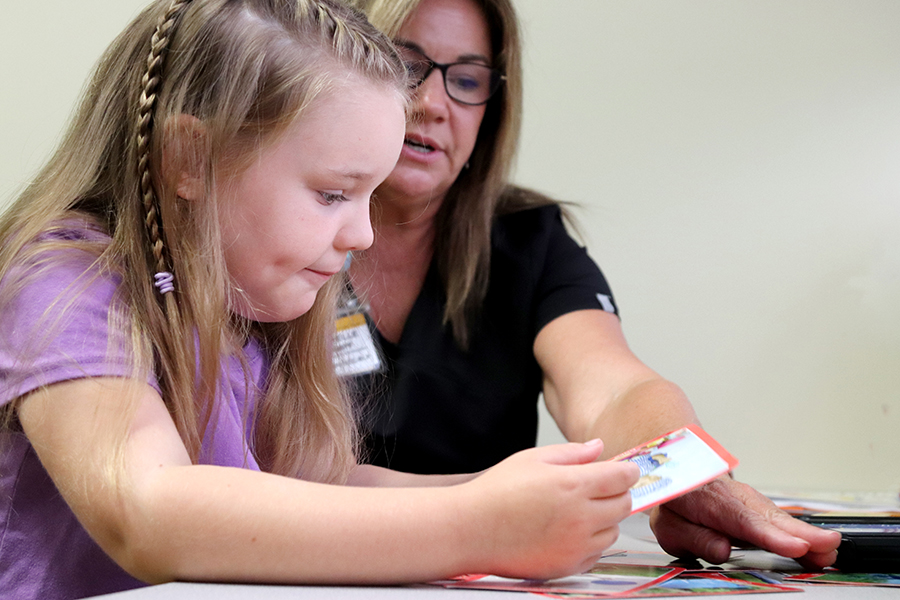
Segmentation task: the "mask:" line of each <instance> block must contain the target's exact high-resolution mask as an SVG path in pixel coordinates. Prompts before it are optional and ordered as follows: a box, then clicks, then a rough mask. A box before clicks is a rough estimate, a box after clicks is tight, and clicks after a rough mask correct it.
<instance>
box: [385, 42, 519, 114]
mask: <svg viewBox="0 0 900 600" xmlns="http://www.w3.org/2000/svg"><path fill="white" fill-rule="evenodd" d="M398 49H399V51H400V57H401V58H402V59H403V64H404V65H406V71H407V73H409V76H410V79H411V82H412V87H413V88H417V87H419V86H420V85H422V83H423V82H424V81H425V79H426V78H427V77H428V76H429V75H431V72H432V71H434V70H435V69H437V70H438V71H440V72H441V76H442V77H443V79H444V89H445V90H447V95H448V96H450V97H451V98H452V99H453V100H455V101H457V102H459V103H460V104H468V105H470V106H478V105H480V104H484V103H486V102H487V101H488V100H490V99H491V96H493V95H494V94H495V93H496V92H497V90H499V89H500V86H501V85H502V84H503V81H504V80H505V79H506V76H504V75H503V73H501V72H500V70H499V69H494V68H492V67H489V66H487V65H485V64H481V63H477V62H466V61H462V62H455V63H450V64H441V63H437V62H434V61H433V60H431V59H430V58H429V57H428V56H426V55H425V54H423V53H422V52H421V51H420V50H417V49H416V48H413V47H410V46H406V45H402V44H400V45H398Z"/></svg>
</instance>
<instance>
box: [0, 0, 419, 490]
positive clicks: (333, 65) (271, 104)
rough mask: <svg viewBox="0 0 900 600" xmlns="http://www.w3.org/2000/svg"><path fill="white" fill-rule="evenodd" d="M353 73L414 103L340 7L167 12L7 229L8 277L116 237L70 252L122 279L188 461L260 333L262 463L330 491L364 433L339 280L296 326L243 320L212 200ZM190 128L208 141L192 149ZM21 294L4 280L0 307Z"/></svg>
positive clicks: (131, 42)
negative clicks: (335, 363)
mask: <svg viewBox="0 0 900 600" xmlns="http://www.w3.org/2000/svg"><path fill="white" fill-rule="evenodd" d="M348 72H350V73H353V74H355V76H356V77H357V78H359V80H360V81H369V82H373V83H376V84H379V85H383V86H385V89H392V90H396V91H397V94H398V99H401V100H402V99H403V97H404V94H405V93H406V78H405V71H404V69H403V66H402V63H401V62H400V60H399V58H398V56H397V54H396V52H395V50H394V48H393V46H392V45H391V44H390V41H389V40H388V39H387V38H385V37H384V36H383V35H382V34H380V33H379V32H378V31H377V30H376V29H374V28H373V27H372V26H370V25H369V23H368V22H367V21H366V19H365V18H364V17H363V16H362V15H361V13H359V12H358V11H355V10H353V9H351V8H349V7H347V6H345V5H343V4H342V3H341V2H339V1H338V0H193V1H190V0H156V1H154V2H153V3H152V4H150V5H149V6H148V7H147V8H146V9H145V10H144V11H143V12H142V13H141V14H140V15H139V16H138V17H136V18H135V20H134V21H133V22H132V23H131V24H130V25H129V26H128V27H127V28H126V29H125V31H123V32H122V33H121V34H120V35H119V37H118V38H117V39H116V40H115V41H114V42H113V43H112V44H111V46H110V47H109V48H108V49H107V51H106V53H105V54H104V56H103V58H102V59H101V61H100V63H99V65H98V67H97V69H96V72H95V74H94V77H93V79H92V80H91V81H90V84H89V87H88V89H87V91H86V94H85V97H84V98H83V100H82V102H81V104H80V107H79V109H78V111H77V113H76V115H75V117H74V118H73V121H72V123H71V124H70V127H69V129H68V131H67V133H66V135H65V136H64V138H63V140H62V142H61V143H60V145H59V147H58V149H57V150H56V152H55V154H54V155H53V156H52V157H51V158H50V160H49V161H48V163H47V164H46V166H45V167H44V168H43V169H42V170H41V171H40V173H39V174H38V175H37V177H36V178H35V180H34V182H33V183H32V184H31V185H30V186H29V187H28V188H27V189H26V190H25V191H24V192H23V193H22V194H21V196H20V197H19V198H18V199H17V200H16V202H15V203H14V204H13V205H12V206H11V207H10V209H9V210H8V211H7V212H6V213H5V214H4V215H3V216H2V218H0V241H2V247H0V276H3V275H7V274H9V273H10V271H11V270H12V269H13V268H14V267H15V266H16V265H17V264H18V265H21V264H23V262H26V261H27V260H31V259H33V257H34V256H36V255H38V254H39V253H40V252H41V251H42V250H46V248H47V244H41V243H37V242H36V240H39V239H41V235H42V234H43V233H45V232H47V231H50V230H52V229H53V228H54V227H57V226H58V224H59V223H60V222H65V221H66V220H67V219H69V218H71V217H73V216H77V217H79V218H81V219H84V218H87V219H88V220H89V221H90V222H91V223H93V224H94V225H96V226H97V227H99V228H100V229H101V230H102V231H105V232H106V233H108V234H109V235H110V237H111V238H112V241H111V242H110V243H109V244H107V245H106V246H105V247H102V248H96V244H94V246H93V247H87V246H86V245H85V244H79V243H78V242H67V243H66V244H65V245H68V246H70V247H71V246H73V245H74V246H75V247H78V248H81V249H83V250H85V251H88V252H92V253H93V254H94V255H96V256H97V265H98V266H99V267H100V268H101V269H106V270H109V271H112V272H115V273H116V274H118V275H120V276H121V279H122V283H121V285H120V286H119V289H118V291H117V294H118V296H117V298H118V300H119V301H120V303H121V305H122V306H123V307H124V308H123V310H122V311H121V312H122V314H120V315H118V316H111V317H110V318H111V320H115V319H118V321H117V322H121V321H125V322H126V327H127V329H126V331H130V335H131V339H132V346H133V348H132V350H133V352H132V356H133V357H134V358H133V361H134V363H135V372H136V373H139V372H147V371H148V370H149V369H151V368H152V369H155V373H156V376H157V379H158V381H159V385H160V387H161V389H162V392H163V399H164V401H165V403H166V405H167V406H168V408H169V411H170V413H171V414H172V416H173V419H174V420H175V424H176V426H177V428H178V431H179V433H180V435H181V437H182V439H183V440H184V443H185V446H186V447H187V449H188V451H189V453H190V455H191V457H192V459H193V460H194V461H196V460H197V458H198V455H199V453H200V447H201V443H202V441H203V436H204V433H205V432H206V431H207V427H208V426H209V421H210V420H211V419H212V418H213V417H212V415H214V414H216V412H215V410H214V407H213V404H214V402H215V398H216V394H217V392H218V386H219V385H220V378H221V374H222V373H223V372H224V366H225V361H226V360H227V359H228V358H229V357H235V356H236V357H239V358H240V357H242V354H241V347H242V344H243V343H244V342H245V341H246V339H247V338H248V337H254V338H256V339H258V340H259V342H260V344H261V345H262V347H263V348H264V349H265V351H266V354H267V358H268V360H269V371H268V379H267V381H266V384H265V385H266V389H265V399H264V401H262V402H257V403H255V404H256V408H257V409H258V414H255V415H247V418H250V419H252V422H253V423H254V427H253V439H252V443H251V448H252V450H253V452H254V455H255V458H256V459H257V461H258V462H259V464H260V467H261V468H263V469H264V470H268V471H271V472H275V473H279V474H284V475H291V476H302V477H304V478H307V479H313V480H318V481H329V482H331V481H341V480H342V479H343V478H345V476H346V474H347V472H348V471H349V469H350V468H351V467H352V466H353V465H354V464H355V460H356V454H355V453H356V425H355V422H354V420H353V418H352V411H351V407H350V405H349V402H348V400H347V396H346V394H345V392H344V390H343V389H342V387H341V385H340V384H339V382H338V380H337V379H336V377H335V375H334V372H333V367H332V361H331V356H330V345H329V340H330V337H331V334H332V332H333V329H334V306H335V299H336V296H337V286H339V285H340V284H339V282H334V283H332V284H329V285H327V286H326V287H325V288H324V289H323V290H321V291H320V293H319V295H318V297H317V299H316V302H315V303H314V305H313V307H312V309H311V310H310V311H309V312H307V313H306V314H305V315H303V316H302V317H300V318H298V319H296V320H295V321H292V322H288V323H267V324H263V323H255V322H250V321H247V320H245V319H241V318H239V317H236V316H235V315H233V314H231V312H230V311H229V310H228V306H230V305H231V304H230V300H231V298H230V295H231V294H233V293H236V292H235V291H234V290H233V289H232V286H231V285H230V282H229V278H228V274H227V270H226V268H225V262H224V259H223V256H222V252H221V250H222V246H221V242H220V238H219V231H218V229H217V223H218V219H217V212H216V211H217V202H216V199H215V195H214V192H213V190H214V189H216V173H217V172H221V171H223V170H224V169H223V168H222V167H223V166H226V167H227V168H228V170H230V171H231V173H232V174H233V173H234V171H235V170H239V169H240V168H242V167H244V166H246V165H247V164H249V161H250V160H251V159H252V157H253V156H254V155H255V154H256V153H258V151H259V150H260V148H261V147H262V146H263V145H265V144H269V143H272V142H273V141H274V140H275V139H276V138H277V137H278V136H279V135H280V134H281V133H283V132H284V131H285V130H286V129H287V128H288V126H289V125H290V124H291V123H292V122H293V121H294V120H295V119H297V118H301V117H302V115H303V113H304V110H305V109H306V108H307V107H309V106H310V104H311V103H312V102H313V101H314V100H315V99H316V98H317V97H319V96H321V95H322V94H323V93H327V92H330V91H335V88H336V87H337V85H336V84H335V83H333V82H334V80H335V76H336V75H341V76H343V78H344V79H346V75H347V73H348ZM341 85H345V84H341ZM185 115H189V116H190V118H193V119H196V120H197V121H198V122H199V123H201V124H202V130H203V135H202V136H199V137H197V138H193V139H186V138H188V137H189V136H187V135H185V131H184V129H183V127H181V126H180V125H179V123H181V122H183V119H184V116H185ZM164 159H165V161H166V163H165V165H163V160H164ZM185 165H193V167H196V166H197V165H200V166H201V167H200V168H201V169H202V173H203V176H204V178H205V182H206V192H207V194H206V198H207V200H206V201H203V202H196V201H191V202H187V201H183V200H180V199H179V198H178V197H177V195H176V183H177V179H178V177H177V175H176V174H177V173H180V172H183V171H184V170H185V169H186V168H187V167H185ZM170 167H171V168H170ZM55 245H56V246H59V245H60V243H59V242H57V243H56V244H55ZM29 257H31V258H29ZM160 271H171V272H172V273H173V274H174V277H175V291H174V292H171V293H165V294H159V293H158V291H157V289H155V288H154V285H153V279H154V275H155V274H156V273H158V272H160ZM16 289H17V287H16V285H13V284H7V282H4V288H3V292H2V293H3V297H2V298H0V310H3V306H6V305H7V304H6V303H8V302H9V301H10V299H11V298H12V296H13V295H14V294H15V292H16ZM245 370H246V365H245ZM6 410H7V414H6V422H7V424H9V421H10V420H11V419H12V417H11V416H10V415H11V411H12V410H13V408H11V407H8V408H7V409H6Z"/></svg>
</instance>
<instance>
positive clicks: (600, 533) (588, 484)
mask: <svg viewBox="0 0 900 600" xmlns="http://www.w3.org/2000/svg"><path fill="white" fill-rule="evenodd" d="M602 451H603V444H602V443H601V442H600V441H599V440H595V441H593V442H588V443H586V444H561V445H556V446H544V447H541V448H533V449H530V450H525V451H523V452H519V453H517V454H514V455H513V456H511V457H509V458H507V459H506V460H504V461H502V462H501V463H499V464H498V465H496V466H495V467H493V468H491V469H489V470H488V471H486V472H485V473H484V474H482V475H481V476H479V477H478V478H476V479H474V480H473V481H471V482H469V483H466V484H463V485H462V486H461V487H462V488H466V489H467V491H468V492H470V498H469V499H470V500H471V502H472V503H473V504H472V506H473V507H474V514H475V519H474V522H473V523H470V525H471V526H472V527H473V529H472V532H473V537H472V539H473V540H475V542H476V543H477V544H479V546H480V547H478V548H473V550H474V551H475V556H476V557H478V558H477V560H476V562H477V563H479V564H482V565H487V566H490V573H492V574H495V575H501V576H505V577H515V578H525V579H552V578H555V577H561V576H564V575H570V574H573V573H580V572H583V571H585V570H587V569H588V568H590V567H591V566H592V565H593V564H594V563H595V562H596V561H597V559H598V558H600V555H601V554H602V552H603V551H604V550H605V549H606V548H608V547H609V546H610V545H612V543H613V542H615V540H616V538H617V537H618V535H619V527H618V524H619V521H621V520H622V519H624V518H625V517H627V516H628V515H629V513H630V512H631V496H630V494H629V493H628V489H629V488H630V487H631V486H632V485H634V483H635V482H636V481H637V479H638V476H639V470H638V468H637V467H636V466H635V465H633V464H631V463H622V462H615V463H610V462H594V461H595V460H596V459H597V457H598V456H599V455H600V453H601V452H602Z"/></svg>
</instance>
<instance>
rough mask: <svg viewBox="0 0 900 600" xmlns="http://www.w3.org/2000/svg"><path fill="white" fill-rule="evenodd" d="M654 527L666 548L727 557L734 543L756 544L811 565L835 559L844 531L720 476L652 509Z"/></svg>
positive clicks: (682, 554) (709, 557)
mask: <svg viewBox="0 0 900 600" xmlns="http://www.w3.org/2000/svg"><path fill="white" fill-rule="evenodd" d="M650 527H651V528H652V529H653V533H654V534H656V539H657V541H659V545H660V546H662V548H663V550H665V551H666V552H668V553H669V554H672V555H673V556H679V557H684V558H687V557H698V558H702V559H703V560H706V561H708V562H711V563H715V564H718V563H723V562H725V561H727V560H728V557H729V555H730V554H731V547H732V546H733V545H737V546H747V545H749V546H756V547H759V548H762V549H763V550H768V551H769V552H774V553H775V554H779V555H781V556H786V557H788V558H794V559H796V560H797V561H798V562H799V563H800V564H802V565H803V566H804V567H806V568H809V569H822V568H824V567H827V566H829V565H831V564H832V563H834V561H835V559H836V558H837V547H838V544H840V541H841V536H840V534H839V533H837V532H835V531H828V530H825V529H821V528H819V527H815V526H814V525H810V524H808V523H804V522H803V521H800V520H798V519H795V518H793V517H791V516H790V515H788V514H787V513H786V512H784V511H783V510H781V509H779V508H778V507H777V506H775V505H774V504H773V503H772V501H771V500H769V499H768V498H766V497H765V496H763V495H762V494H760V493H759V492H757V491H756V490H754V489H753V488H751V487H750V486H748V485H746V484H743V483H739V482H737V481H734V480H733V479H731V478H729V477H721V478H719V479H716V480H714V481H712V482H710V483H708V484H706V485H705V486H703V487H701V488H699V489H697V490H694V491H693V492H690V493H688V494H685V495H684V496H681V497H680V498H676V499H674V500H671V501H669V502H667V503H666V504H663V505H662V506H660V507H658V508H656V509H654V510H653V512H652V513H651V515H650Z"/></svg>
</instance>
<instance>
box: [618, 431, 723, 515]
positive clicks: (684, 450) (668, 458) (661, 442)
mask: <svg viewBox="0 0 900 600" xmlns="http://www.w3.org/2000/svg"><path fill="white" fill-rule="evenodd" d="M610 460H614V461H629V462H633V463H635V464H636V465H637V466H639V467H640V468H641V478H640V479H638V482H637V483H636V484H634V486H633V487H632V488H631V512H632V514H633V513H636V512H640V511H642V510H647V509H648V508H651V507H653V506H656V505H657V504H662V503H663V502H667V501H669V500H671V499H672V498H676V497H678V496H681V495H682V494H686V493H687V492H689V491H691V490H693V489H695V488H698V487H700V486H701V485H703V484H704V483H707V482H709V481H712V480H713V479H715V478H716V477H718V476H719V475H722V474H724V473H727V472H728V471H730V470H731V469H733V468H734V467H735V466H737V464H738V461H737V459H736V458H735V457H733V456H732V455H731V454H729V453H728V452H727V451H726V450H725V449H724V448H723V447H722V446H721V445H720V444H719V443H718V442H717V441H715V440H714V439H713V438H712V437H711V436H710V435H709V434H708V433H706V432H705V431H703V429H701V428H700V427H699V426H697V425H688V426H686V427H682V428H681V429H676V430H675V431H672V432H670V433H667V434H666V435H664V436H662V437H658V438H656V439H655V440H651V441H649V442H647V443H646V444H642V445H640V446H638V447H636V448H632V449H631V450H628V451H627V452H623V453H622V454H619V455H618V456H615V457H613V458H611V459H610Z"/></svg>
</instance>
